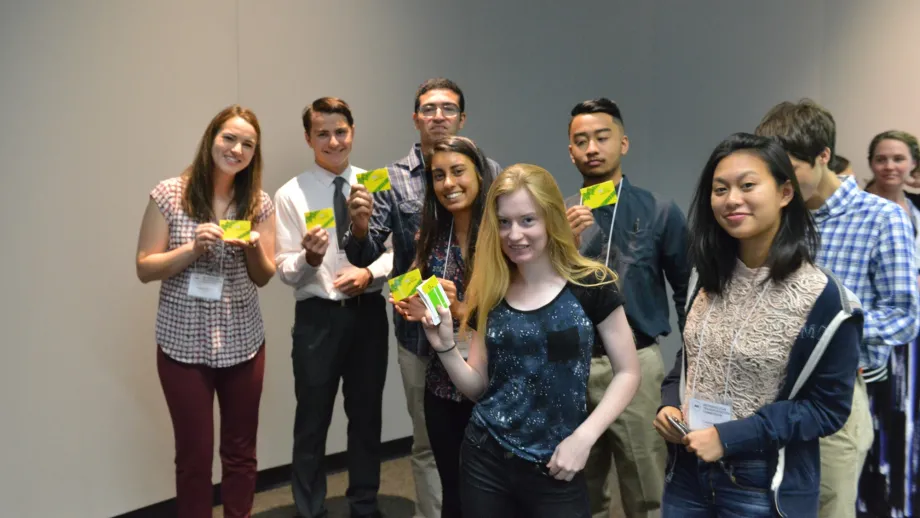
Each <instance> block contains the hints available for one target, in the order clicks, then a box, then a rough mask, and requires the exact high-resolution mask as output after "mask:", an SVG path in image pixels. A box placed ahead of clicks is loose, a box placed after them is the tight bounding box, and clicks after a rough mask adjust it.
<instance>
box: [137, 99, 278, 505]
mask: <svg viewBox="0 0 920 518" xmlns="http://www.w3.org/2000/svg"><path fill="white" fill-rule="evenodd" d="M274 212H275V209H274V205H273V204H272V201H271V198H270V197H269V196H268V195H267V194H266V193H265V192H263V191H262V153H261V131H260V128H259V122H258V120H257V119H256V116H255V114H254V113H252V111H250V110H248V109H246V108H242V107H240V106H237V105H233V106H229V107H227V108H225V109H224V110H222V111H221V112H220V113H218V114H217V115H216V116H215V117H214V119H212V120H211V123H210V124H209V125H208V127H207V129H205V132H204V134H203V135H202V137H201V141H200V142H199V145H198V153H197V154H196V156H195V159H194V161H193V162H192V165H190V166H189V167H188V169H186V170H185V172H184V173H183V174H182V175H181V176H179V177H176V178H170V179H168V180H164V181H162V182H160V183H159V184H158V185H157V186H156V187H155V188H154V189H153V191H152V192H151V193H150V202H149V203H148V205H147V210H146V212H145V213H144V219H143V222H142V223H141V229H140V236H139V238H138V244H137V260H136V263H137V276H138V278H139V279H140V280H141V282H143V283H148V282H151V281H161V285H160V299H159V306H158V310H157V320H156V341H157V344H158V347H157V370H158V372H159V376H160V383H161V385H162V387H163V393H164V394H165V396H166V404H167V406H168V407H169V413H170V416H171V417H172V423H173V433H174V436H175V442H176V500H177V502H178V516H179V517H180V518H205V517H208V518H209V517H210V516H211V498H212V497H211V494H212V492H211V464H212V457H213V451H214V446H213V442H214V422H213V406H214V394H215V393H216V394H217V398H218V402H219V405H220V418H221V426H220V456H221V464H222V465H223V477H222V481H221V489H222V493H223V505H224V516H227V517H245V516H249V514H250V511H251V508H252V500H253V495H254V492H255V482H256V430H257V428H258V417H259V400H260V397H261V394H262V376H263V373H264V369H265V353H264V349H265V348H264V344H265V334H264V330H263V325H262V313H261V311H260V309H259V298H258V293H257V292H256V288H257V287H262V286H265V284H266V283H268V281H269V280H270V279H271V277H272V275H274V273H275V263H274V259H273V256H274V248H275V245H274V239H275V224H274V221H275V218H274ZM220 220H244V221H248V222H249V223H250V226H251V230H250V233H249V236H248V238H247V237H245V236H241V237H238V238H234V239H225V236H224V230H223V229H222V227H221V226H219V225H218V223H219V221H220Z"/></svg>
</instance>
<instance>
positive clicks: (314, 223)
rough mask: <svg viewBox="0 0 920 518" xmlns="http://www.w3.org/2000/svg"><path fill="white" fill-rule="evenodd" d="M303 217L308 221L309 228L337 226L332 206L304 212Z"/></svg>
mask: <svg viewBox="0 0 920 518" xmlns="http://www.w3.org/2000/svg"><path fill="white" fill-rule="evenodd" d="M303 217H304V220H305V221H306V222H307V230H310V229H311V228H314V227H322V228H335V212H334V211H333V210H332V209H331V208H329V209H319V210H311V211H310V212H304V213H303Z"/></svg>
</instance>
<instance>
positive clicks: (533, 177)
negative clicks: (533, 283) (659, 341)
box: [464, 164, 617, 334]
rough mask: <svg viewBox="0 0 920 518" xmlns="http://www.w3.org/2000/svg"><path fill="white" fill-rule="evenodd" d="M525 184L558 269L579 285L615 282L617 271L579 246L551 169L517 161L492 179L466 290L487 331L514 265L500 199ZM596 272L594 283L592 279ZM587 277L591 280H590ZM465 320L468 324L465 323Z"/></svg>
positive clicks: (470, 307)
mask: <svg viewBox="0 0 920 518" xmlns="http://www.w3.org/2000/svg"><path fill="white" fill-rule="evenodd" d="M518 189H526V190H527V192H528V193H530V196H531V197H532V198H533V200H534V202H535V203H536V205H537V209H538V211H539V215H540V216H541V217H543V219H544V221H545V223H546V234H547V242H546V253H548V254H549V258H550V262H551V263H552V265H553V268H554V269H555V270H556V272H557V273H558V274H559V275H561V276H562V277H563V278H565V280H566V281H568V282H571V283H573V284H577V285H579V286H599V285H602V284H608V283H611V282H616V279H617V276H616V274H615V273H614V272H613V271H612V270H610V269H609V268H607V267H606V266H604V265H603V264H601V263H599V262H597V261H592V260H591V259H587V258H585V257H583V256H582V255H581V253H579V251H578V247H577V246H575V234H573V233H572V227H570V226H569V221H568V219H567V218H566V215H565V201H564V200H563V198H562V192H560V191H559V186H558V185H556V180H554V179H553V176H552V175H551V174H549V171H547V170H546V169H543V168H542V167H539V166H536V165H531V164H515V165H512V166H510V167H508V168H507V169H505V170H504V171H502V173H501V174H500V175H499V176H498V178H496V179H495V182H493V183H492V187H491V188H490V189H489V195H488V197H487V198H486V204H485V210H484V212H483V215H482V222H481V223H480V225H481V226H480V228H479V238H478V239H477V240H476V263H475V266H474V268H473V275H472V277H471V278H470V283H469V288H468V290H467V296H466V304H467V315H471V316H472V315H474V314H475V315H476V322H474V324H475V326H476V329H478V330H479V332H480V333H483V334H484V333H485V331H486V329H485V326H486V322H487V320H488V317H489V312H490V311H492V309H494V308H495V306H497V305H498V303H499V302H501V300H502V299H503V298H505V294H506V293H507V292H508V286H509V285H510V284H511V269H512V268H515V267H516V266H515V265H514V263H512V262H511V261H510V260H509V259H508V258H507V256H505V253H504V252H503V251H502V243H501V237H500V236H499V230H498V229H499V227H498V198H499V197H500V196H504V195H506V194H511V193H513V192H515V191H517V190H518ZM591 275H593V276H594V279H595V280H596V282H590V280H589V278H590V276H591ZM586 281H588V282H586ZM466 325H467V323H464V327H466Z"/></svg>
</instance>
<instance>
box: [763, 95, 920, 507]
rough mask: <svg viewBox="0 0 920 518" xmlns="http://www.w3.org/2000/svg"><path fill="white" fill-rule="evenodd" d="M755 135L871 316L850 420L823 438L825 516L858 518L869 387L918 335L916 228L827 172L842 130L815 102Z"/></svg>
mask: <svg viewBox="0 0 920 518" xmlns="http://www.w3.org/2000/svg"><path fill="white" fill-rule="evenodd" d="M756 133H757V134H758V135H764V136H775V137H778V138H779V140H780V141H781V142H782V144H783V147H784V148H785V149H786V152H787V153H788V154H789V158H790V159H791V160H792V165H793V166H794V167H795V173H796V178H798V181H799V186H800V187H801V190H802V196H803V197H804V198H805V200H806V204H807V205H808V208H809V209H811V211H812V215H813V216H814V218H815V222H816V223H817V224H818V230H819V232H820V233H821V249H820V250H819V251H818V254H817V260H818V264H819V265H820V266H823V267H825V268H828V269H829V270H831V271H832V272H833V273H834V275H836V276H837V278H838V279H839V280H840V281H841V282H842V283H843V285H844V286H845V287H846V288H848V289H849V290H850V291H852V292H853V293H854V294H855V295H856V297H857V298H858V299H859V301H860V303H861V304H862V308H863V312H864V315H865V324H864V326H863V337H862V347H861V348H860V362H859V363H860V371H859V373H858V374H857V382H856V386H855V388H854V393H853V406H852V410H851V411H850V418H849V419H848V420H847V422H846V424H844V426H843V428H842V429H840V431H838V432H837V433H835V434H833V435H831V436H829V437H825V438H822V439H821V508H820V511H819V516H821V517H822V518H848V517H855V516H856V496H857V486H858V483H859V474H860V473H861V472H862V466H863V463H864V462H865V459H866V454H867V453H868V451H869V448H870V447H871V446H872V439H873V431H872V416H871V415H870V410H869V402H868V398H867V392H866V383H872V382H875V381H880V380H883V379H885V377H886V376H887V372H888V371H887V365H888V357H889V355H890V353H891V348H892V347H896V346H901V345H903V344H906V343H908V342H910V341H912V340H913V339H914V338H915V337H916V336H917V329H918V316H920V315H918V310H920V303H918V294H917V271H916V268H915V266H914V253H915V252H914V238H913V236H914V234H913V229H912V226H911V223H910V220H909V219H908V217H907V214H905V213H904V211H903V210H902V209H901V208H900V207H898V205H897V204H895V203H892V202H890V201H888V200H884V199H882V198H879V197H877V196H874V195H872V194H869V193H866V192H864V191H862V190H860V189H859V187H858V186H857V185H856V180H855V179H854V178H853V177H846V178H845V179H842V178H838V177H837V176H836V175H835V174H834V173H833V172H832V171H831V170H830V169H829V168H828V162H829V161H830V160H831V159H832V158H833V156H834V144H835V140H836V125H835V123H834V118H833V116H831V114H830V113H829V112H828V111H827V110H825V109H824V108H822V107H821V106H819V105H818V104H817V103H815V102H814V101H811V100H809V99H804V100H802V101H800V102H798V103H791V102H783V103H780V104H778V105H776V106H774V107H773V108H772V109H771V110H770V111H769V112H768V113H767V114H766V115H765V116H764V118H763V120H762V121H761V122H760V125H759V126H757V130H756ZM854 374H856V373H854Z"/></svg>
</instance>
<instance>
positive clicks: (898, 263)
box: [812, 177, 920, 381]
mask: <svg viewBox="0 0 920 518" xmlns="http://www.w3.org/2000/svg"><path fill="white" fill-rule="evenodd" d="M812 214H813V215H814V218H815V222H816V223H817V225H818V230H819V231H820V233H821V249H820V250H819V251H818V256H817V261H818V264H819V265H821V266H824V267H825V268H828V269H829V270H831V271H832V272H834V275H836V276H837V278H838V279H839V280H840V282H842V283H843V285H844V286H845V287H846V288H847V289H849V290H850V291H852V292H853V293H854V294H855V295H856V297H857V298H858V299H859V300H860V302H861V304H862V307H863V311H864V312H865V323H864V325H863V337H862V344H861V347H860V353H859V356H860V358H859V365H860V367H861V368H862V369H863V375H864V376H865V377H866V381H876V380H879V379H883V378H884V376H885V374H886V372H887V371H886V365H887V362H888V357H889V355H890V353H891V347H892V346H897V345H903V344H906V343H909V342H910V341H911V340H913V339H914V338H915V337H916V336H917V330H918V312H920V302H918V290H917V269H916V268H915V266H914V265H915V263H914V255H915V250H914V233H913V229H912V227H911V223H910V220H909V219H908V218H907V214H905V213H904V211H903V210H902V209H901V208H900V207H899V206H898V205H897V204H895V203H892V202H890V201H888V200H884V199H882V198H879V197H878V196H875V195H872V194H869V193H867V192H864V191H862V190H860V189H859V187H857V185H856V180H855V179H854V178H852V177H850V178H848V179H845V180H844V181H843V183H842V185H841V186H840V187H839V188H838V189H837V191H836V192H834V194H833V195H831V197H830V198H828V199H827V201H825V202H824V205H822V206H821V207H820V208H818V209H817V210H815V211H813V212H812Z"/></svg>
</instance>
